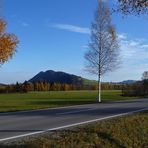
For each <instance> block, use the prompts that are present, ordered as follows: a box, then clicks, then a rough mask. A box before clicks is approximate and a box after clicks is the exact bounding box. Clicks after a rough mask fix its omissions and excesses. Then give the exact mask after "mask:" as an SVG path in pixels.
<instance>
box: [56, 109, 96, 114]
mask: <svg viewBox="0 0 148 148" xmlns="http://www.w3.org/2000/svg"><path fill="white" fill-rule="evenodd" d="M90 110H96V109H94V108H93V109H92V108H90V109H82V110H75V111H69V112H63V113H57V114H56V115H67V114H74V113H80V112H87V111H90Z"/></svg>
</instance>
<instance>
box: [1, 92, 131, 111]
mask: <svg viewBox="0 0 148 148" xmlns="http://www.w3.org/2000/svg"><path fill="white" fill-rule="evenodd" d="M96 98H97V91H65V92H64V91H58V92H55V91H53V92H30V93H26V94H19V93H18V94H0V112H7V111H18V110H28V109H39V108H48V107H59V106H67V105H76V104H85V103H94V102H96ZM132 98H133V97H123V96H121V91H120V90H112V91H102V100H103V101H108V100H124V99H132Z"/></svg>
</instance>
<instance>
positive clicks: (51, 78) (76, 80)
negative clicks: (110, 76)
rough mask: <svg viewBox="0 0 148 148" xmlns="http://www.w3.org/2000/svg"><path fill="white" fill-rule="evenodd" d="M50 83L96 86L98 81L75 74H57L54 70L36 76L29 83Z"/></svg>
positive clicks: (59, 72)
mask: <svg viewBox="0 0 148 148" xmlns="http://www.w3.org/2000/svg"><path fill="white" fill-rule="evenodd" d="M39 81H42V82H44V81H45V82H48V83H53V82H54V83H60V84H64V83H65V84H76V85H78V84H85V83H87V84H92V85H94V84H96V81H93V80H88V79H85V78H82V77H80V76H76V75H73V74H69V73H65V72H61V71H58V72H55V71H53V70H48V71H45V72H40V73H38V74H37V75H35V76H34V77H33V78H31V79H30V80H29V82H39Z"/></svg>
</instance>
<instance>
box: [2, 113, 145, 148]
mask: <svg viewBox="0 0 148 148" xmlns="http://www.w3.org/2000/svg"><path fill="white" fill-rule="evenodd" d="M147 138H148V112H143V113H137V114H133V115H129V116H125V117H120V118H115V119H110V120H106V121H101V122H96V123H93V124H89V125H85V126H80V127H77V128H72V129H69V130H62V131H57V132H54V133H50V134H49V133H46V134H43V135H42V136H41V135H40V136H38V137H34V138H33V137H32V138H28V139H25V140H23V141H20V142H17V143H13V144H10V145H9V146H8V145H7V146H6V145H5V146H4V145H3V146H2V145H0V147H2V148H9V147H11V148H19V147H20V148H147V147H148V139H147Z"/></svg>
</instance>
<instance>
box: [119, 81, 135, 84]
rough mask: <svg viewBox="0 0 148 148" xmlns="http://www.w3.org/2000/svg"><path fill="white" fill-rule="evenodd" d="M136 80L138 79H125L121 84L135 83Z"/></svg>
mask: <svg viewBox="0 0 148 148" xmlns="http://www.w3.org/2000/svg"><path fill="white" fill-rule="evenodd" d="M135 82H137V81H136V80H125V81H122V82H120V84H133V83H135Z"/></svg>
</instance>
